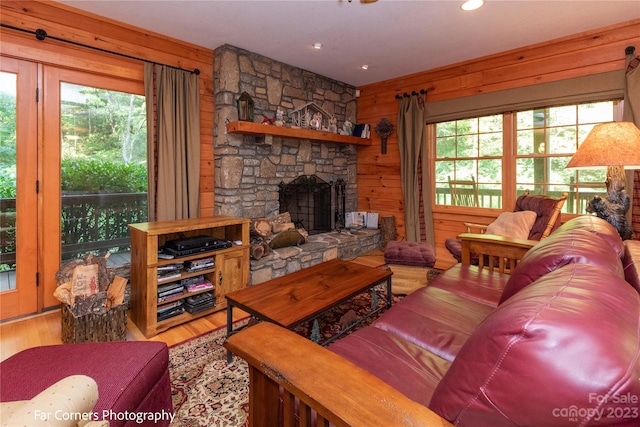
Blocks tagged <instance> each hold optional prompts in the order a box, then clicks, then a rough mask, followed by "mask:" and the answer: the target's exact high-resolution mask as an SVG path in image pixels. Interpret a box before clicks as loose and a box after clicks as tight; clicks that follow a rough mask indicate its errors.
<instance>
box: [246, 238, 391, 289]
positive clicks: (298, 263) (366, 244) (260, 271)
mask: <svg viewBox="0 0 640 427" xmlns="http://www.w3.org/2000/svg"><path fill="white" fill-rule="evenodd" d="M379 248H380V230H370V229H363V230H360V231H358V232H355V233H351V232H348V231H343V232H337V231H333V232H330V233H322V234H315V235H312V236H309V239H308V240H307V242H306V243H305V244H303V245H300V246H289V247H286V248H280V249H275V250H274V251H272V252H271V253H270V254H269V255H267V256H265V257H262V258H260V259H259V260H251V280H250V284H251V285H256V284H258V283H262V282H266V281H267V280H271V279H274V278H276V277H281V276H284V275H286V274H289V273H293V272H294V271H298V270H300V269H302V268H307V267H311V266H313V265H316V264H319V263H321V262H325V261H329V260H331V259H335V258H341V259H344V258H353V257H356V256H359V255H362V254H363V253H366V252H369V251H372V250H375V249H379Z"/></svg>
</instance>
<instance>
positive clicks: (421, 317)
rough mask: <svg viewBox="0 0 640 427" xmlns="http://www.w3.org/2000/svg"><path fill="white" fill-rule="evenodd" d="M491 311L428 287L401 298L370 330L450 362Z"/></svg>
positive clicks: (470, 301)
mask: <svg viewBox="0 0 640 427" xmlns="http://www.w3.org/2000/svg"><path fill="white" fill-rule="evenodd" d="M493 310H494V308H493V307H491V306H488V305H485V304H481V303H478V302H475V301H472V300H470V299H467V298H463V297H460V296H458V295H455V294H453V293H451V292H448V291H445V290H443V289H438V288H432V287H431V286H427V287H426V288H421V289H419V290H417V291H415V292H412V293H411V294H409V295H407V296H406V297H405V298H403V299H402V300H401V301H400V302H399V303H397V304H396V305H394V306H393V307H392V308H391V309H390V310H389V311H387V312H386V313H384V314H383V315H382V316H380V318H379V319H378V320H376V321H375V322H374V323H373V326H374V327H376V328H379V329H383V330H385V331H387V332H390V333H392V334H394V335H397V336H399V337H401V338H402V339H405V340H407V341H409V342H411V343H413V344H415V345H417V346H418V347H421V348H424V349H425V350H428V351H430V352H431V353H434V354H436V355H437V356H439V357H442V358H443V359H445V360H449V361H451V360H453V359H454V358H455V357H456V354H458V351H460V348H461V347H462V345H463V344H464V343H465V341H466V340H467V338H469V336H470V335H471V334H472V333H473V331H474V330H475V328H476V326H478V324H479V323H480V322H481V321H482V320H484V318H485V317H487V316H488V315H489V314H490V313H491V312H492V311H493Z"/></svg>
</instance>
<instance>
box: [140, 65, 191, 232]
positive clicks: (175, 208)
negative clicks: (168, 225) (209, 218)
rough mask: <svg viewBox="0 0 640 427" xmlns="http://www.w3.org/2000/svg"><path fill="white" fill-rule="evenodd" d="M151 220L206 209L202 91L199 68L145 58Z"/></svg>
mask: <svg viewBox="0 0 640 427" xmlns="http://www.w3.org/2000/svg"><path fill="white" fill-rule="evenodd" d="M144 86H145V95H146V99H147V167H148V174H149V221H164V220H172V219H182V218H196V217H198V216H199V214H200V91H199V79H198V76H197V75H196V74H194V73H191V72H188V71H183V70H178V69H175V68H171V67H166V66H163V65H158V64H150V63H145V67H144Z"/></svg>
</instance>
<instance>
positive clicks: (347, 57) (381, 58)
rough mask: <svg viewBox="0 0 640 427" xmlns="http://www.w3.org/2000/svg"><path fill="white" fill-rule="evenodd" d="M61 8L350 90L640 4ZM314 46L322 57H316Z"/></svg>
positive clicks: (87, 1)
mask: <svg viewBox="0 0 640 427" xmlns="http://www.w3.org/2000/svg"><path fill="white" fill-rule="evenodd" d="M59 2H60V3H65V4H67V5H69V6H73V7H76V8H79V9H84V10H86V11H89V12H93V13H95V14H98V15H102V16H105V17H108V18H111V19H115V20H117V21H121V22H125V23H127V24H131V25H134V26H136V27H140V28H143V29H146V30H150V31H153V32H156V33H160V34H165V35H167V36H171V37H174V38H176V39H180V40H184V41H187V42H191V43H194V44H196V45H199V46H202V47H206V48H210V49H215V48H217V47H219V46H221V45H223V44H230V45H233V46H236V47H240V48H243V49H246V50H249V51H251V52H255V53H258V54H261V55H264V56H266V57H269V58H272V59H275V60H277V61H280V62H284V63H286V64H290V65H294V66H297V67H300V68H303V69H306V70H309V71H312V72H314V73H317V74H320V75H323V76H326V77H329V78H333V79H335V80H338V81H340V82H344V83H348V84H352V85H354V86H361V85H364V84H368V83H375V82H379V81H382V80H387V79H390V78H395V77H400V76H404V75H408V74H412V73H416V72H419V71H424V70H430V69H433V68H438V67H441V66H444V65H449V64H454V63H458V62H462V61H466V60H469V59H473V58H478V57H482V56H486V55H490V54H494V53H498V52H503V51H506V50H511V49H516V48H518V47H523V46H527V45H530V44H535V43H539V42H544V41H547V40H552V39H555V38H559V37H563V36H567V35H571V34H576V33H579V32H582V31H586V30H591V29H594V28H599V27H603V26H607V25H611V24H615V23H619V22H624V21H628V20H631V19H636V18H640V0H622V1H616V0H588V1H584V0H554V1H545V0H502V1H498V0H487V1H486V3H485V5H484V7H482V8H480V9H479V10H476V11H472V12H464V11H462V10H461V9H460V5H461V3H462V0H379V1H378V2H375V3H365V2H361V1H360V0H353V2H349V1H347V0H280V1H273V0H199V1H191V0H67V1H59ZM315 42H321V43H323V45H324V47H323V48H322V49H321V50H316V49H313V48H312V44H313V43H315ZM637 48H638V49H639V50H640V46H638V47H637ZM620 54H621V55H623V54H624V53H623V52H621V53H620ZM363 64H367V65H369V69H368V70H366V71H365V70H362V69H361V68H360V66H361V65H363Z"/></svg>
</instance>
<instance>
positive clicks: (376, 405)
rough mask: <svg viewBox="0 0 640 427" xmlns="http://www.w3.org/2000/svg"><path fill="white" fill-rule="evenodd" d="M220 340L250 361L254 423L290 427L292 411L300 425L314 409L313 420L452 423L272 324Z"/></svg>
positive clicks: (305, 423) (360, 423)
mask: <svg viewBox="0 0 640 427" xmlns="http://www.w3.org/2000/svg"><path fill="white" fill-rule="evenodd" d="M224 346H225V347H226V348H227V349H228V350H231V351H232V352H233V353H235V354H236V355H238V356H239V357H241V358H243V359H244V360H246V361H247V363H248V365H249V383H250V386H249V387H250V389H249V390H250V391H249V420H250V425H251V426H252V427H258V426H260V427H267V426H269V427H277V426H280V425H283V426H284V427H293V426H294V425H296V420H295V418H296V413H297V414H298V416H299V417H300V426H311V413H312V410H313V411H315V412H316V413H317V422H316V424H315V425H317V426H326V425H328V424H327V423H333V424H334V425H336V426H337V427H341V426H385V427H386V426H392V425H404V426H451V427H452V424H451V423H449V422H448V421H447V420H445V419H443V418H441V417H440V416H438V415H437V414H436V413H435V412H433V411H431V410H430V409H429V408H427V407H426V406H423V405H421V404H419V403H417V402H415V401H413V400H411V399H409V398H408V397H406V396H405V395H403V394H402V393H400V392H399V391H397V390H396V389H394V388H393V387H391V386H390V385H388V384H387V383H385V382H384V381H382V380H380V379H379V378H377V377H375V376H374V375H372V374H370V373H369V372H367V371H365V370H364V369H361V368H359V367H358V366H356V365H354V364H353V363H351V362H349V361H348V360H346V359H343V358H342V357H340V356H338V355H336V354H334V353H332V352H330V351H329V350H327V349H326V348H324V347H321V346H319V345H318V344H314V343H313V342H311V341H309V340H307V339H305V338H303V337H301V336H300V335H298V334H296V333H295V332H292V331H289V330H287V329H285V328H282V327H280V326H277V325H275V324H272V323H268V322H263V323H259V324H257V325H254V326H252V327H250V328H247V329H245V330H243V331H241V332H239V333H237V334H234V335H232V336H231V337H229V338H228V339H227V341H226V342H225V344H224ZM280 387H282V389H283V393H282V396H281V394H280ZM280 397H282V399H283V400H282V401H283V404H282V411H283V413H282V414H280V411H279V409H280ZM296 398H297V399H299V407H298V409H297V410H296V407H297V405H296ZM281 419H282V420H283V423H280V420H281Z"/></svg>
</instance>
